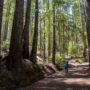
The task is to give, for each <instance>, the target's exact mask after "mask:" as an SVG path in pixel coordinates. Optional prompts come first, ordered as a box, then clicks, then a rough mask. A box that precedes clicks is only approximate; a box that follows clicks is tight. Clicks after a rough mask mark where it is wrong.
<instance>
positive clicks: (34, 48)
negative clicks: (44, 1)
mask: <svg viewBox="0 0 90 90" xmlns="http://www.w3.org/2000/svg"><path fill="white" fill-rule="evenodd" d="M37 42H38V0H36V12H35V27H34V37H33V44H32V50H31V55H30V60H31V61H32V62H33V63H36V57H37Z"/></svg>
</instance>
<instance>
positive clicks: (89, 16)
mask: <svg viewBox="0 0 90 90" xmlns="http://www.w3.org/2000/svg"><path fill="white" fill-rule="evenodd" d="M86 10H87V26H86V28H87V38H88V60H89V68H90V0H87V6H86Z"/></svg>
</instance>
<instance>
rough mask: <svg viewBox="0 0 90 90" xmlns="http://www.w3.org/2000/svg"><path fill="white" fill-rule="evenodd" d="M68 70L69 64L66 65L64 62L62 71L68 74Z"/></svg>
mask: <svg viewBox="0 0 90 90" xmlns="http://www.w3.org/2000/svg"><path fill="white" fill-rule="evenodd" d="M68 68H69V64H68V61H66V62H65V64H64V70H65V73H66V74H67V73H68Z"/></svg>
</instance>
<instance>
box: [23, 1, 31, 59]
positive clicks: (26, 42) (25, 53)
mask: <svg viewBox="0 0 90 90" xmlns="http://www.w3.org/2000/svg"><path fill="white" fill-rule="evenodd" d="M30 12H31V0H27V8H26V17H25V18H26V19H25V25H24V30H23V37H24V38H23V57H24V58H29V25H30V24H29V23H30Z"/></svg>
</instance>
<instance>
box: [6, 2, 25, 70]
mask: <svg viewBox="0 0 90 90" xmlns="http://www.w3.org/2000/svg"><path fill="white" fill-rule="evenodd" d="M23 13H24V0H16V6H15V12H14V20H13V26H12V33H11V42H10V51H9V58H8V60H7V68H8V69H9V70H12V71H13V70H14V71H18V70H20V68H21V60H22V31H23Z"/></svg>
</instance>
